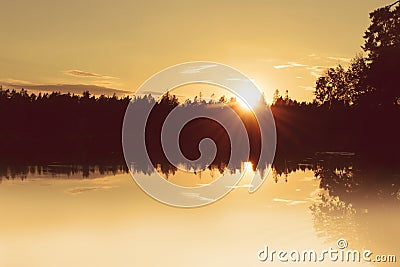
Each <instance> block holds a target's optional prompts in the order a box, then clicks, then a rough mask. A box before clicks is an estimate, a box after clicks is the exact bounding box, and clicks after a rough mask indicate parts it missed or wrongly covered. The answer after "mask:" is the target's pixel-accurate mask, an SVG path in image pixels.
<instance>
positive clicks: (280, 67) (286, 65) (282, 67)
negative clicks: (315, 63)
mask: <svg viewBox="0 0 400 267" xmlns="http://www.w3.org/2000/svg"><path fill="white" fill-rule="evenodd" d="M295 67H307V65H306V64H301V63H297V62H288V63H287V64H283V65H275V66H274V68H275V69H286V68H295Z"/></svg>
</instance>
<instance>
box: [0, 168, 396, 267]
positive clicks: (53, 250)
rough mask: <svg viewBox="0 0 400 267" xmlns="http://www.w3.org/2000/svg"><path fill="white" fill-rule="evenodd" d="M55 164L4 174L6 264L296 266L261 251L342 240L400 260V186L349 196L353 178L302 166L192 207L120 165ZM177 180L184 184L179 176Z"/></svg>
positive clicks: (197, 179) (320, 246) (198, 178)
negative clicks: (162, 198)
mask: <svg viewBox="0 0 400 267" xmlns="http://www.w3.org/2000/svg"><path fill="white" fill-rule="evenodd" d="M54 168H55V169H57V168H59V169H63V170H67V171H64V172H61V174H60V171H58V172H52V171H49V170H47V169H45V170H43V169H42V170H41V171H40V172H38V171H37V169H32V170H31V171H30V172H28V173H25V174H18V173H17V174H13V175H10V173H9V175H8V178H6V177H5V176H4V173H3V177H2V180H1V184H0V203H1V204H0V214H1V220H0V266H40V267H45V266H284V265H285V266H287V264H283V263H278V262H273V263H271V262H260V261H258V259H257V252H258V251H259V250H260V249H263V248H264V246H265V245H268V246H269V248H270V249H276V250H279V249H286V250H288V251H289V250H292V249H297V250H304V249H314V250H317V251H322V250H324V249H328V248H329V247H333V248H336V241H337V240H338V239H339V238H345V239H346V240H347V242H348V244H349V248H350V249H359V250H362V249H369V250H371V251H373V252H374V253H376V254H396V255H397V257H398V260H400V259H399V258H400V247H399V245H398V244H399V241H398V240H400V230H399V227H398V224H399V219H400V214H399V207H400V206H399V203H400V191H396V189H397V187H396V185H395V184H394V185H392V187H393V188H391V187H390V185H388V186H389V189H390V190H388V191H387V192H383V193H382V192H381V193H382V194H381V195H380V193H379V192H380V191H382V190H383V189H379V188H378V189H377V190H375V191H373V192H371V194H370V195H368V194H365V192H364V191H363V192H361V193H360V192H359V190H358V191H357V190H355V191H354V192H353V191H352V190H350V191H346V190H347V189H351V188H352V187H354V184H351V182H349V181H347V182H346V183H347V185H346V183H344V185H343V186H344V189H343V190H344V191H343V190H342V191H341V189H340V188H341V186H342V185H338V187H333V186H328V187H327V188H328V189H322V188H326V187H324V186H321V183H326V179H327V178H326V174H325V176H323V175H322V176H321V175H320V176H318V175H317V176H318V177H317V178H316V171H315V170H311V169H308V168H303V169H304V170H297V171H292V172H290V173H287V174H285V173H283V174H280V175H278V174H277V173H276V172H271V173H270V175H269V176H268V177H267V180H266V182H265V183H264V184H263V186H262V187H261V188H260V189H259V190H258V191H257V192H256V193H255V194H249V193H248V187H247V186H246V185H247V184H248V183H249V181H250V175H249V176H246V177H245V178H244V179H243V180H242V181H241V182H240V184H239V186H238V188H235V189H234V190H233V191H232V192H231V193H229V194H228V195H227V196H226V197H224V198H223V199H222V200H220V201H217V202H216V203H214V204H211V205H208V206H205V207H201V208H192V209H183V208H174V207H170V206H166V205H164V204H161V203H159V202H157V201H155V200H153V199H152V198H151V197H149V196H147V195H146V194H145V193H144V192H143V191H141V189H140V188H139V187H138V186H137V185H136V184H135V182H134V180H133V179H132V178H131V176H130V175H129V174H127V173H125V172H124V171H122V170H121V169H118V168H114V169H109V168H108V169H107V168H106V169H105V170H104V169H102V170H101V171H99V169H98V168H92V169H91V170H90V171H87V172H82V169H79V168H77V169H76V168H75V170H76V171H75V172H70V171H68V170H70V169H68V168H63V167H60V166H58V167H53V170H54ZM336 171H337V170H336ZM100 172H101V173H100ZM334 172H335V170H334ZM5 173H7V172H5ZM339 174H340V171H339ZM227 175H229V174H227ZM353 175H354V174H351V175H350V176H351V177H352V176H353ZM6 176H7V175H6ZM12 176H13V177H12ZM339 177H342V178H343V176H339ZM214 178H215V171H205V172H203V173H197V174H196V175H194V176H193V177H192V181H193V183H197V184H201V183H208V182H210V181H212V180H213V179H214ZM382 178H383V177H380V179H382ZM168 179H169V180H170V181H171V182H174V183H177V184H182V183H183V184H185V181H184V180H182V177H180V174H179V173H178V174H175V175H169V176H168ZM343 179H344V178H343ZM353 180H354V179H353ZM353 180H352V181H353ZM334 184H337V183H334ZM346 186H347V189H346ZM321 187H322V188H321ZM357 188H361V185H358V187H357ZM329 189H330V190H331V192H330V191H329ZM392 189H393V190H392ZM383 191H385V190H383ZM343 192H344V193H343ZM349 192H350V193H349ZM352 192H353V193H352ZM347 193H348V194H347ZM385 194H386V195H385ZM360 196H362V197H360ZM397 264H398V263H385V264H381V265H378V264H376V263H370V264H366V263H342V262H339V263H336V264H334V263H331V262H328V261H327V262H325V263H315V264H313V263H296V264H295V266H310V265H311V266H313V265H314V266H397Z"/></svg>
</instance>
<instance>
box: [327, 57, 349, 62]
mask: <svg viewBox="0 0 400 267" xmlns="http://www.w3.org/2000/svg"><path fill="white" fill-rule="evenodd" d="M327 59H330V60H335V61H342V62H346V63H350V61H351V58H347V57H327Z"/></svg>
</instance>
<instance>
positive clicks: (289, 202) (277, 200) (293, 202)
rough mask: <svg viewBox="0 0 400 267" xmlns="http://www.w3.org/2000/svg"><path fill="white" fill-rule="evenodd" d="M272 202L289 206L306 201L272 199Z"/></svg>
mask: <svg viewBox="0 0 400 267" xmlns="http://www.w3.org/2000/svg"><path fill="white" fill-rule="evenodd" d="M272 201H275V202H283V203H286V204H287V205H290V206H292V205H298V204H304V203H307V201H304V200H291V199H282V198H273V199H272Z"/></svg>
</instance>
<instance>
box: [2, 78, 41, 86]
mask: <svg viewBox="0 0 400 267" xmlns="http://www.w3.org/2000/svg"><path fill="white" fill-rule="evenodd" d="M0 84H4V85H13V84H19V85H22V86H24V85H36V83H34V82H31V81H26V80H18V79H1V80H0Z"/></svg>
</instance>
